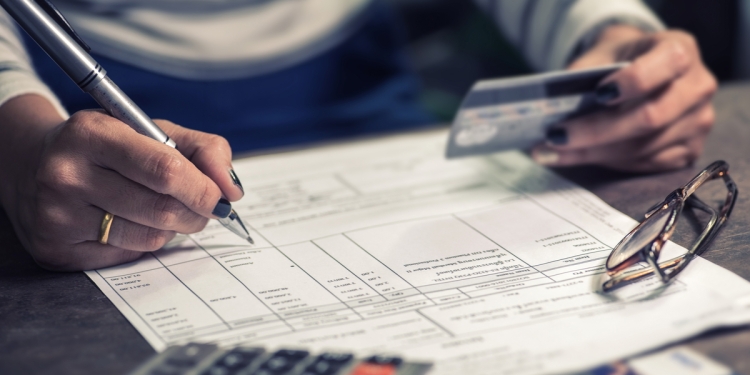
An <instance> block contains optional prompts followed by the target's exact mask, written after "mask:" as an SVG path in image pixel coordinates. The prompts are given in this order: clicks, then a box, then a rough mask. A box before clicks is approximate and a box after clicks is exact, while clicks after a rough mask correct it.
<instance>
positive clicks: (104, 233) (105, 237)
mask: <svg viewBox="0 0 750 375" xmlns="http://www.w3.org/2000/svg"><path fill="white" fill-rule="evenodd" d="M114 219H115V215H112V214H111V213H109V212H107V211H104V219H102V225H101V226H100V227H99V243H100V244H102V245H106V244H107V241H109V229H110V228H112V221H113V220H114Z"/></svg>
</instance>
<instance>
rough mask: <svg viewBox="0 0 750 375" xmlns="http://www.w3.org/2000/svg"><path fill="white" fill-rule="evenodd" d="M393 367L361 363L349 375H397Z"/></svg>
mask: <svg viewBox="0 0 750 375" xmlns="http://www.w3.org/2000/svg"><path fill="white" fill-rule="evenodd" d="M395 374H396V368H395V367H393V365H378V364H374V363H360V364H359V365H357V367H356V368H354V371H352V372H351V373H350V374H349V375H395Z"/></svg>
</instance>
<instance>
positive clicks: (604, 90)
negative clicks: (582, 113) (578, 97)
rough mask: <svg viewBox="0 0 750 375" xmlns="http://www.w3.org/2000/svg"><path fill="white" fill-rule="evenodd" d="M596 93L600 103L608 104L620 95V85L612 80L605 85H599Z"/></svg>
mask: <svg viewBox="0 0 750 375" xmlns="http://www.w3.org/2000/svg"><path fill="white" fill-rule="evenodd" d="M594 95H595V96H596V101H597V102H599V104H608V103H609V102H611V101H613V100H615V99H617V98H619V97H620V87H619V86H617V82H610V83H607V84H605V85H603V86H599V87H598V88H597V89H596V92H595V93H594Z"/></svg>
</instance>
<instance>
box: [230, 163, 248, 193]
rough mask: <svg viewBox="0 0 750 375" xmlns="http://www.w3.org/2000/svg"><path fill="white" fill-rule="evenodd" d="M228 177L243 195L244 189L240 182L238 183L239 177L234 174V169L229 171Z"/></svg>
mask: <svg viewBox="0 0 750 375" xmlns="http://www.w3.org/2000/svg"><path fill="white" fill-rule="evenodd" d="M229 176H230V177H231V178H232V182H233V183H234V185H235V186H237V187H238V188H240V190H242V194H245V189H244V188H243V187H242V182H240V179H239V177H237V173H235V172H234V169H230V170H229Z"/></svg>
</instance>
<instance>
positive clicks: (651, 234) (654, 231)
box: [607, 205, 676, 269]
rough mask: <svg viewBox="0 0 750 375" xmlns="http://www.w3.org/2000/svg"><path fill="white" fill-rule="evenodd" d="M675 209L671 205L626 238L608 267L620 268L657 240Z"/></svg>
mask: <svg viewBox="0 0 750 375" xmlns="http://www.w3.org/2000/svg"><path fill="white" fill-rule="evenodd" d="M675 207H676V205H670V206H669V207H668V208H666V209H661V210H659V211H657V212H655V213H654V214H653V215H651V216H650V217H649V218H648V219H646V220H644V221H643V222H642V223H641V224H640V228H639V229H638V230H636V231H633V233H632V236H630V237H628V238H625V239H624V240H623V241H622V242H620V243H619V244H618V245H617V247H615V249H614V250H613V252H612V255H611V256H610V257H609V259H608V262H607V267H608V268H610V269H612V268H615V267H617V266H619V265H620V264H622V263H623V262H625V261H626V260H628V259H630V257H632V256H633V255H635V254H636V253H637V252H639V251H640V250H641V249H643V248H644V247H646V246H648V245H649V244H650V243H651V242H652V241H653V240H655V239H656V238H657V237H658V236H659V234H660V233H661V232H662V230H663V229H664V226H665V225H667V220H669V216H670V215H671V214H672V211H674V209H675Z"/></svg>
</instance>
